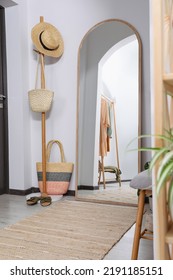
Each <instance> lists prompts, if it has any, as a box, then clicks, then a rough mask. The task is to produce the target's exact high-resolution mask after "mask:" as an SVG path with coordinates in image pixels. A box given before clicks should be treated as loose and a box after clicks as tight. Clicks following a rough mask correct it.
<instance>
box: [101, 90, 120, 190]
mask: <svg viewBox="0 0 173 280" xmlns="http://www.w3.org/2000/svg"><path fill="white" fill-rule="evenodd" d="M101 97H102V98H104V99H105V100H106V101H108V102H109V103H110V104H111V105H112V106H113V116H114V120H113V121H114V136H115V149H116V154H115V158H116V162H117V168H118V170H120V163H119V153H118V137H117V129H116V112H115V102H114V101H112V100H111V99H110V98H108V97H107V96H104V95H102V96H101ZM101 168H102V177H103V187H104V189H105V188H106V180H105V170H104V157H103V156H101ZM119 186H121V180H120V181H119Z"/></svg>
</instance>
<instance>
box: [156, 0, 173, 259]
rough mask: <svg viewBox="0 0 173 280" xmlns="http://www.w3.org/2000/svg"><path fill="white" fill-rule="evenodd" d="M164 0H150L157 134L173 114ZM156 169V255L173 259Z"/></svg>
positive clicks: (172, 79)
mask: <svg viewBox="0 0 173 280" xmlns="http://www.w3.org/2000/svg"><path fill="white" fill-rule="evenodd" d="M164 4H165V0H152V1H151V21H152V22H151V23H152V38H153V39H152V45H153V57H152V62H153V96H154V97H153V107H154V119H153V121H154V123H153V130H154V131H153V134H155V135H159V134H160V135H161V134H164V131H165V128H167V123H166V122H167V116H168V114H170V111H168V106H167V104H166V102H168V96H167V95H169V98H170V97H173V71H171V72H170V73H165V70H164V66H165V64H166V60H165V57H166V56H165V54H166V55H167V50H166V49H164V48H165V46H169V43H170V42H169V40H168V33H167V34H166V33H165V32H166V31H165V30H168V29H164V28H165V26H164V24H165V21H164V13H165V12H164ZM166 36H167V37H166ZM165 42H167V44H165ZM169 53H172V52H169ZM164 60H165V61H164ZM170 64H171V63H170ZM166 99H167V101H166ZM169 101H170V103H172V104H171V106H173V99H172V98H171V100H169ZM171 110H172V107H171ZM169 118H170V115H169ZM169 120H170V119H169ZM170 123H171V122H170ZM154 145H155V146H157V147H159V146H160V147H162V146H163V141H162V140H160V139H154ZM157 170H158V166H156V168H155V170H154V172H153V183H154V187H153V205H154V206H153V217H154V259H156V260H168V259H172V258H171V255H172V254H171V249H172V247H173V225H171V226H169V222H170V217H169V213H168V208H167V192H166V188H163V189H162V190H161V191H160V194H159V196H157V193H156V187H155V186H156V176H157Z"/></svg>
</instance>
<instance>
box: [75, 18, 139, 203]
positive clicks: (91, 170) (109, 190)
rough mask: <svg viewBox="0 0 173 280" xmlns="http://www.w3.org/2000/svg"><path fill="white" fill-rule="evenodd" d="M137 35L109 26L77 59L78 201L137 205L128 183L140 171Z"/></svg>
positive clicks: (114, 23) (120, 25)
mask: <svg viewBox="0 0 173 280" xmlns="http://www.w3.org/2000/svg"><path fill="white" fill-rule="evenodd" d="M140 57H141V45H140V39H139V35H138V33H137V32H136V30H135V29H134V28H133V27H132V26H131V25H129V24H128V23H126V22H124V21H120V20H108V21H104V22H101V23H99V24H97V25H96V26H94V27H93V28H92V29H91V30H90V31H89V32H88V33H87V34H86V35H85V37H84V38H83V40H82V42H81V45H80V48H79V53H78V106H77V107H78V108H77V109H78V117H77V182H76V198H77V199H82V200H95V201H99V202H106V203H116V204H130V205H136V204H137V193H136V190H134V189H131V188H130V186H129V182H130V180H131V179H132V178H133V177H134V176H135V175H136V174H137V173H138V171H139V170H140V154H139V152H138V151H137V149H138V147H139V142H138V141H137V140H136V141H134V142H133V146H132V145H131V148H132V149H135V150H136V151H135V152H133V153H130V152H128V151H127V145H128V144H129V142H130V141H131V140H132V139H134V138H136V137H137V136H138V135H139V134H140V122H141V117H140V94H141V90H140V89H141V81H140V79H141V78H140V73H141V71H140V67H141V61H140Z"/></svg>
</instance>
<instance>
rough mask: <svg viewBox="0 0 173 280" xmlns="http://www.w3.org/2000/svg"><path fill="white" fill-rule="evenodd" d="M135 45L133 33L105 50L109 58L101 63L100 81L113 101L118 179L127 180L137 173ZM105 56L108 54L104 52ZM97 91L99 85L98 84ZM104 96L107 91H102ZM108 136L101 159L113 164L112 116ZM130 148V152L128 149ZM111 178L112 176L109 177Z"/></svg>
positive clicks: (136, 71) (136, 50) (136, 67)
mask: <svg viewBox="0 0 173 280" xmlns="http://www.w3.org/2000/svg"><path fill="white" fill-rule="evenodd" d="M138 48H139V45H138V40H137V38H136V36H134V35H133V36H130V37H128V38H126V39H124V40H122V41H121V42H119V43H118V44H116V45H115V46H114V47H113V48H112V49H111V50H110V51H109V58H107V60H106V61H105V63H104V64H103V66H102V69H101V71H102V83H104V85H106V88H107V89H108V91H109V94H110V95H109V96H108V97H110V98H111V99H112V100H115V112H116V117H115V120H116V123H115V125H116V134H117V140H118V155H119V164H120V169H121V171H122V175H121V179H122V180H130V179H132V178H133V177H134V176H135V175H136V174H137V173H138V151H137V149H138V140H137V137H138V124H139V119H140V118H139V115H138V102H139V98H138V88H139V86H138V81H139V65H138V61H139V59H138V55H139V51H138ZM107 56H108V55H107ZM100 91H101V85H100ZM102 91H103V94H104V95H107V92H105V91H104V89H103V90H102ZM111 119H112V123H111V127H112V139H111V140H110V147H111V148H110V152H108V154H107V156H106V157H105V159H104V162H105V165H116V166H117V161H116V155H117V152H116V143H115V141H116V140H115V130H114V118H113V116H112V118H111ZM135 138H136V140H135V141H133V143H132V144H131V145H130V148H129V149H134V150H135V151H133V152H128V148H127V147H128V145H129V143H130V142H131V141H132V139H135ZM109 177H111V178H113V176H109Z"/></svg>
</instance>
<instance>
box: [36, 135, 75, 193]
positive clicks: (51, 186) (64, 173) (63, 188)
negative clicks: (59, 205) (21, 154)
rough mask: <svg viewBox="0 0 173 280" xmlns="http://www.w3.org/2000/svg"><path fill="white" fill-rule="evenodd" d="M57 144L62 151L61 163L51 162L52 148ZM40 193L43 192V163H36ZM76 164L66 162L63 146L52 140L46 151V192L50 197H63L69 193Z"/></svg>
mask: <svg viewBox="0 0 173 280" xmlns="http://www.w3.org/2000/svg"><path fill="white" fill-rule="evenodd" d="M54 144H56V145H57V146H58V147H59V150H60V156H61V162H49V159H50V153H51V149H52V146H53V145H54ZM36 168H37V178H38V185H39V189H40V192H41V193H42V192H43V172H42V163H41V162H37V163H36ZM73 168H74V164H73V163H72V162H65V156H64V149H63V145H62V143H61V142H60V141H58V140H51V141H49V142H48V144H47V151H46V192H47V194H48V195H62V194H65V193H66V192H67V191H68V188H69V184H70V181H71V176H72V173H73Z"/></svg>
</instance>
